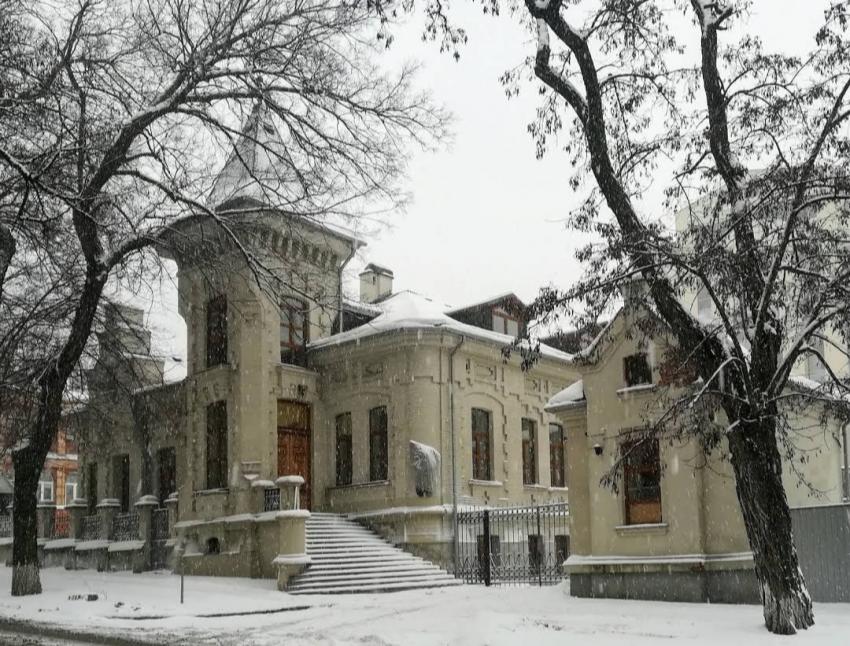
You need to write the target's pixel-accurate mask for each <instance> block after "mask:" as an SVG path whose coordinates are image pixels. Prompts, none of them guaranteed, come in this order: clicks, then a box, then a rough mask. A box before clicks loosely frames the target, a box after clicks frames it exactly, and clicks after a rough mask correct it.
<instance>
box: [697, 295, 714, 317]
mask: <svg viewBox="0 0 850 646" xmlns="http://www.w3.org/2000/svg"><path fill="white" fill-rule="evenodd" d="M697 316H698V317H699V318H700V319H702V320H703V321H706V320H709V319H711V318H712V317H713V316H714V301H713V300H711V294H709V293H708V290H707V289H705V288H700V290H699V291H698V292H697Z"/></svg>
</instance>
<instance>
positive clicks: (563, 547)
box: [555, 534, 570, 565]
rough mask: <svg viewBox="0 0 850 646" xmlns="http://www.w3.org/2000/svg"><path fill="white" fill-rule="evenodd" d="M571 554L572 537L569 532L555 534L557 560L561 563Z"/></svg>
mask: <svg viewBox="0 0 850 646" xmlns="http://www.w3.org/2000/svg"><path fill="white" fill-rule="evenodd" d="M569 556H570V537H569V535H568V534H555V562H556V563H558V564H559V565H560V564H561V563H563V562H564V561H566V560H567V558H568V557H569Z"/></svg>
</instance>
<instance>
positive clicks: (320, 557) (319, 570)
mask: <svg viewBox="0 0 850 646" xmlns="http://www.w3.org/2000/svg"><path fill="white" fill-rule="evenodd" d="M306 531H307V554H308V555H309V556H310V558H311V564H310V566H309V567H308V568H307V570H306V571H305V572H304V573H303V574H301V575H299V576H297V577H295V578H294V579H293V580H292V581H291V582H290V585H289V587H288V588H287V592H290V593H291V594H341V593H355V592H395V591H400V590H415V589H419V588H438V587H444V586H450V585H460V584H461V581H459V580H458V579H455V578H454V577H453V576H451V575H450V574H448V573H447V572H445V571H444V570H441V569H440V568H439V567H437V566H436V565H434V564H433V563H430V562H428V561H426V560H424V559H421V558H419V557H418V556H413V555H412V554H410V553H408V552H405V551H404V550H401V549H399V548H397V547H394V546H393V545H391V544H390V543H388V542H387V541H385V540H384V539H383V538H381V537H380V536H379V535H378V534H376V533H375V532H372V531H370V530H368V529H366V528H365V527H363V526H362V525H359V524H358V523H355V522H353V521H350V520H347V519H345V518H344V517H342V516H339V515H337V514H323V513H313V514H312V515H311V516H310V518H309V519H308V520H307V528H306Z"/></svg>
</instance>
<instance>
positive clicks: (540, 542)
mask: <svg viewBox="0 0 850 646" xmlns="http://www.w3.org/2000/svg"><path fill="white" fill-rule="evenodd" d="M536 510H537V536H538V537H539V538H538V539H537V545H535V546H534V548H535V549H536V550H538V552H537V556H536V557H535V558H537V582H538V583H539V585H540V587H541V588H542V587H543V558H544V556H545V554H546V541H545V540H544V539H543V533H542V532H541V531H540V505H538V506H537V507H536Z"/></svg>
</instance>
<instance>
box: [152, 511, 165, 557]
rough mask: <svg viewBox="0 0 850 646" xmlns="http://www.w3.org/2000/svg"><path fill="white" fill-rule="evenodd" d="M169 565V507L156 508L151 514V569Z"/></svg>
mask: <svg viewBox="0 0 850 646" xmlns="http://www.w3.org/2000/svg"><path fill="white" fill-rule="evenodd" d="M167 565H168V509H154V510H153V512H152V514H151V569H154V570H161V569H163V568H165V567H167Z"/></svg>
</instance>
